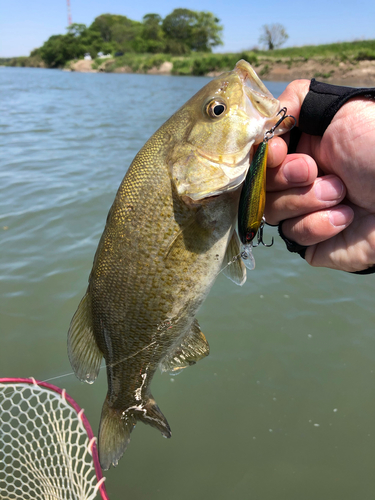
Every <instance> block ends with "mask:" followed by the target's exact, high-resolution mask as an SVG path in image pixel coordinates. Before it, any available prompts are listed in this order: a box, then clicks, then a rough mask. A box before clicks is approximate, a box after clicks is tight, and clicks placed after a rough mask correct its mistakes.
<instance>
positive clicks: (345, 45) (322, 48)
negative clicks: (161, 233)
mask: <svg viewBox="0 0 375 500" xmlns="http://www.w3.org/2000/svg"><path fill="white" fill-rule="evenodd" d="M374 53H375V40H363V41H356V42H341V43H331V44H327V45H304V46H302V47H288V48H285V49H276V50H267V51H257V54H258V55H259V56H266V57H268V58H270V57H272V58H275V59H284V58H298V59H304V60H306V61H307V60H309V59H315V58H328V59H334V58H339V59H345V58H347V59H354V60H367V59H370V60H371V59H373V58H374V56H375V54H374Z"/></svg>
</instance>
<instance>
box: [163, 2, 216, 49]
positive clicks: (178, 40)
mask: <svg viewBox="0 0 375 500" xmlns="http://www.w3.org/2000/svg"><path fill="white" fill-rule="evenodd" d="M162 26H163V31H164V33H165V37H166V40H167V50H168V51H169V52H172V53H176V54H184V53H187V52H190V51H191V50H195V51H203V52H211V50H212V47H215V46H216V45H220V44H221V43H222V41H221V35H220V33H221V31H222V30H223V27H222V26H220V25H219V19H218V18H217V17H215V16H214V15H213V14H212V13H211V12H196V11H193V10H190V9H175V10H174V11H173V12H172V13H171V14H169V15H168V16H167V17H166V18H165V19H164V21H163V25H162Z"/></svg>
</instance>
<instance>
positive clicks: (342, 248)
mask: <svg viewBox="0 0 375 500" xmlns="http://www.w3.org/2000/svg"><path fill="white" fill-rule="evenodd" d="M351 208H352V209H353V212H354V221H353V223H352V224H351V225H349V227H347V228H345V229H344V230H343V231H341V232H340V233H339V234H337V235H336V236H335V237H334V238H330V239H327V240H325V241H322V242H321V243H319V244H317V245H313V246H312V247H309V248H308V249H307V250H306V254H305V258H306V260H307V261H308V262H309V264H311V265H312V266H315V267H330V268H332V269H340V270H342V271H347V272H354V271H362V270H364V269H367V268H368V267H371V266H373V265H374V263H375V216H374V215H373V214H372V213H369V212H367V211H365V210H363V209H360V208H359V207H356V206H355V205H353V206H352V207H351Z"/></svg>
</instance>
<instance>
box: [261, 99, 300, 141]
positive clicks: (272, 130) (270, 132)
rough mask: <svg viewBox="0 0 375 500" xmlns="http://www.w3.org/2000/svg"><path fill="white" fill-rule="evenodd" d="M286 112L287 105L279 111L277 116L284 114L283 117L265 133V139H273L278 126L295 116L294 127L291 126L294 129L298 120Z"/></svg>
mask: <svg viewBox="0 0 375 500" xmlns="http://www.w3.org/2000/svg"><path fill="white" fill-rule="evenodd" d="M286 112H287V109H286V108H285V107H284V108H281V109H280V111H279V112H278V113H277V115H276V116H279V115H282V116H281V118H280V119H279V120H278V121H277V122H276V123H275V125H274V126H273V127H272V128H270V129H269V130H267V131H266V133H265V134H264V139H263V141H266V142H268V141H269V140H270V139H272V138H273V136H274V135H275V130H276V129H277V127H278V126H279V125H280V124H281V123H282V122H283V121H284V120H286V119H287V118H293V120H294V124H293V127H291V128H290V130H292V128H294V127H295V126H296V123H297V120H296V119H295V117H294V116H293V115H287V114H286Z"/></svg>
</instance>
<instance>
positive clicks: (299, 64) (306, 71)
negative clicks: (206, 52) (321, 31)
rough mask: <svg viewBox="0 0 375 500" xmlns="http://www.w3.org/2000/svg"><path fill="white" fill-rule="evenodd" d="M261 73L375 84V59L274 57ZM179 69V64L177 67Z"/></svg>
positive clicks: (100, 68)
mask: <svg viewBox="0 0 375 500" xmlns="http://www.w3.org/2000/svg"><path fill="white" fill-rule="evenodd" d="M253 65H254V67H255V69H256V71H257V73H258V75H259V76H260V77H261V78H262V79H263V80H268V81H285V82H288V81H292V80H296V79H299V78H307V79H311V78H316V79H318V80H320V81H325V82H329V83H336V84H338V85H349V86H351V85H352V86H374V84H375V60H365V61H355V62H344V61H340V62H337V61H335V60H330V59H327V58H313V59H309V60H307V61H306V60H303V59H300V60H299V59H295V60H293V61H291V60H290V59H286V58H285V60H277V61H275V60H272V59H270V58H267V59H266V58H265V59H264V60H262V59H259V58H258V61H257V62H255V64H254V62H253ZM174 69H175V67H174V63H173V62H171V61H163V62H161V64H160V65H154V66H151V67H148V68H142V67H139V68H138V69H134V68H132V67H131V66H129V65H123V66H121V65H118V64H117V61H116V60H115V59H106V60H105V61H100V60H99V61H98V60H96V61H88V60H83V59H82V60H78V61H73V62H71V63H70V64H69V66H68V67H67V68H66V70H67V71H78V72H85V73H98V72H114V73H146V74H164V75H168V74H179V73H178V71H176V70H175V71H174ZM177 69H178V68H177ZM222 72H223V70H215V71H208V72H207V73H205V75H206V76H215V75H217V74H220V73H222Z"/></svg>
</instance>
